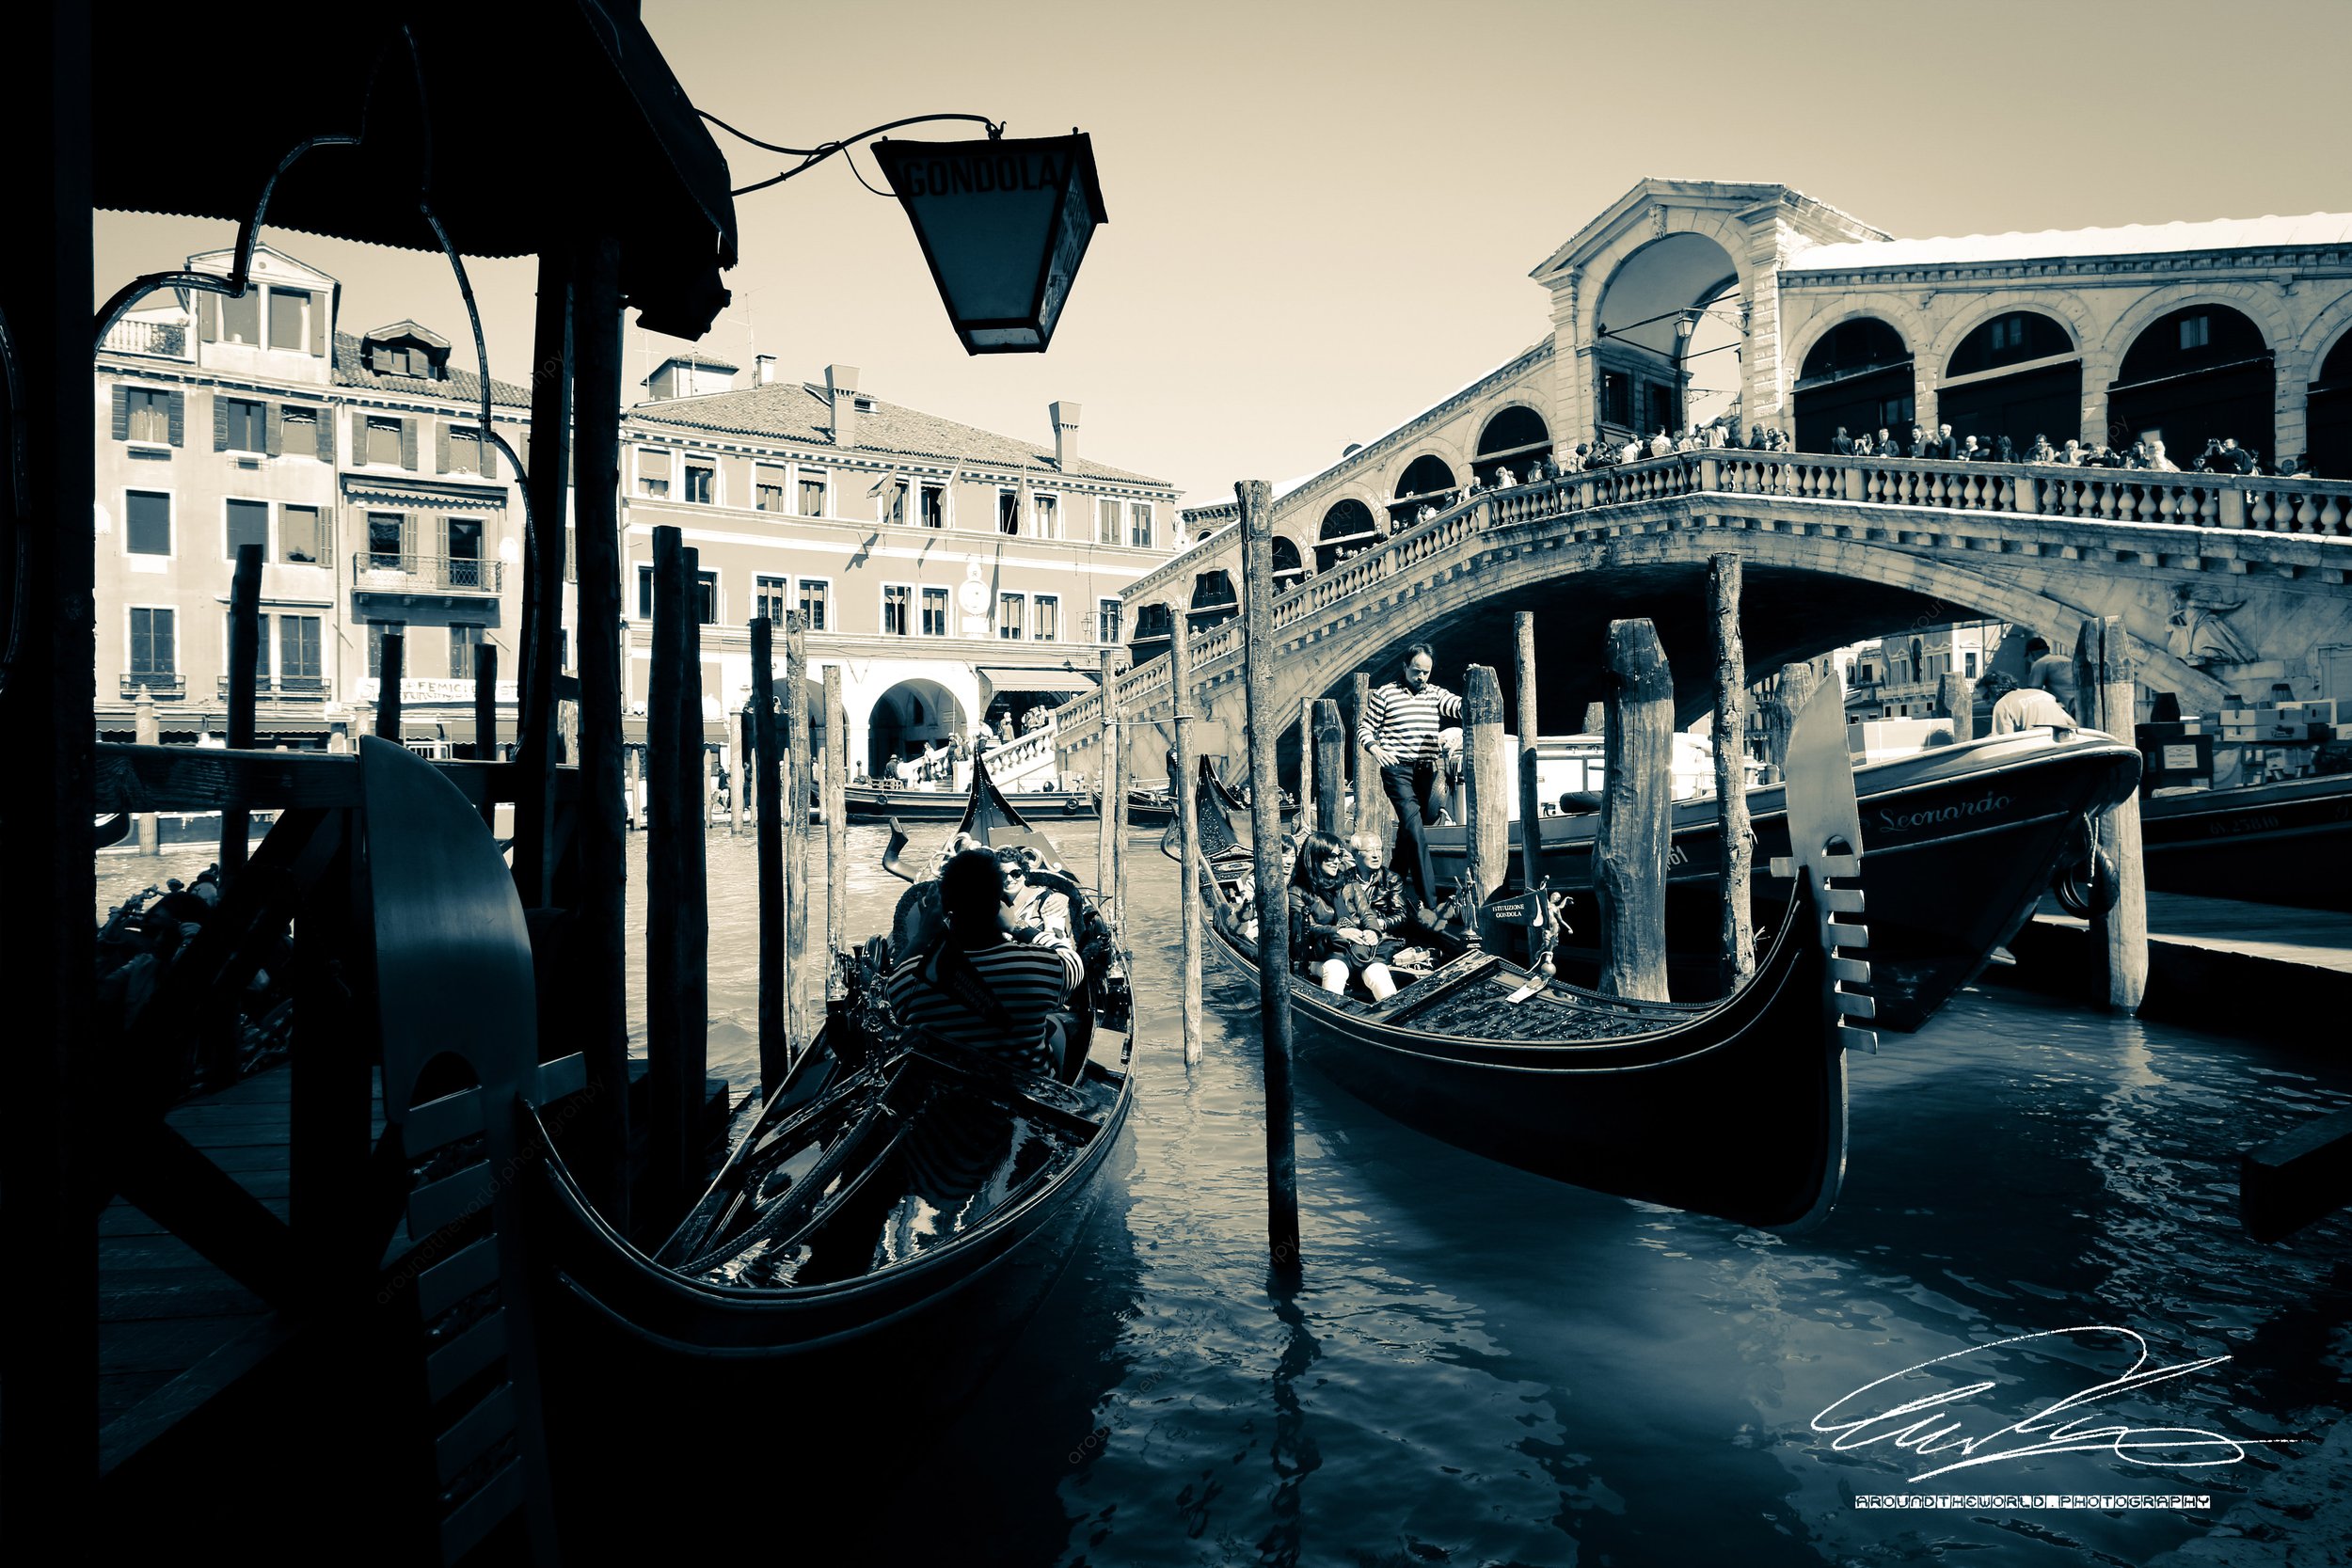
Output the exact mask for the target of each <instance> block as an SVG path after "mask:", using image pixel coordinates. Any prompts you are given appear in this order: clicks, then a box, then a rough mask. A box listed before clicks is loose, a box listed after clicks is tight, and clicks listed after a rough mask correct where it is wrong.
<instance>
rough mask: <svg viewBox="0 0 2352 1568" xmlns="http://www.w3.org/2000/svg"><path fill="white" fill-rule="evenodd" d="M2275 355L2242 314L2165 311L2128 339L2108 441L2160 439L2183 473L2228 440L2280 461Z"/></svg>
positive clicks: (2111, 395) (2269, 462) (2197, 308)
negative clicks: (2214, 444)
mask: <svg viewBox="0 0 2352 1568" xmlns="http://www.w3.org/2000/svg"><path fill="white" fill-rule="evenodd" d="M2274 358H2275V356H2274V355H2273V353H2272V351H2271V346H2270V344H2269V342H2268V341H2266V340H2265V338H2264V337H2263V330H2262V328H2261V327H2259V326H2257V325H2254V322H2253V320H2252V318H2250V317H2249V316H2248V315H2247V314H2246V313H2245V312H2243V311H2240V310H2233V309H2231V308H2230V307H2229V306H2227V305H2221V304H2218V303H2214V302H2204V303H2200V304H2195V305H2186V306H2183V307H2181V308H2180V309H2175V310H2169V311H2167V312H2166V313H2165V314H2163V315H2161V316H2158V317H2157V318H2156V319H2155V320H2154V321H2153V322H2150V323H2149V324H2148V325H2147V326H2146V327H2144V328H2142V329H2141V330H2140V332H2139V333H2138V334H2137V336H2136V337H2134V338H2133V339H2132V341H2131V346H2130V347H2129V348H2127V349H2125V350H2124V351H2123V359H2122V364H2121V365H2120V366H2119V367H2118V368H2117V371H2116V377H2115V382H2114V385H2112V386H2110V387H2109V388H2107V429H2108V436H2107V439H2108V442H2109V444H2111V445H2114V446H2117V447H2119V448H2120V447H2122V446H2124V445H2127V444H2129V443H2130V442H2133V441H2137V440H2141V439H2143V438H2146V437H2149V436H2157V437H2160V438H2161V439H2162V440H2163V441H2164V444H2165V448H2166V451H2167V454H2168V455H2169V457H2170V458H2171V459H2172V461H2173V462H2175V463H2178V464H2179V465H2180V466H2181V467H2184V468H2185V467H2188V466H2189V465H2190V464H2191V463H2193V462H2194V461H2196V458H2197V454H2198V453H2199V452H2201V451H2203V450H2204V446H2205V443H2206V442H2207V441H2208V440H2217V439H2221V438H2223V437H2234V438H2235V439H2236V441H2237V443H2238V444H2239V445H2240V446H2245V447H2251V448H2253V449H2254V450H2255V451H2258V452H2260V453H2261V454H2262V464H2263V467H2264V469H2265V471H2267V470H2268V469H2269V468H2270V467H2272V466H2273V465H2274V464H2275V463H2276V462H2277V459H2278V451H2277V442H2276V436H2277V434H2278V427H2277V422H2276V420H2277V413H2276V404H2275V396H2276V393H2275V372H2274V370H2273V360H2274Z"/></svg>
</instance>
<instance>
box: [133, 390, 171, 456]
mask: <svg viewBox="0 0 2352 1568" xmlns="http://www.w3.org/2000/svg"><path fill="white" fill-rule="evenodd" d="M122 405H123V408H124V410H125V411H126V412H127V413H128V414H129V415H130V417H131V424H130V433H129V435H128V436H126V437H125V439H128V440H133V441H147V442H151V443H152V444H153V445H155V446H159V447H167V446H169V445H170V444H171V394H170V393H169V392H151V391H148V390H146V389H145V388H139V387H130V388H124V390H123V394H122Z"/></svg>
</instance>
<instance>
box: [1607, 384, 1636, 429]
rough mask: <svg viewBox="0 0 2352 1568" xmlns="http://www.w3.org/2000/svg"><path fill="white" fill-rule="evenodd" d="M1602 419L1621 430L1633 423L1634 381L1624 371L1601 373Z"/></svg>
mask: <svg viewBox="0 0 2352 1568" xmlns="http://www.w3.org/2000/svg"><path fill="white" fill-rule="evenodd" d="M1600 419H1601V422H1602V423H1603V424H1613V425H1615V426H1616V427H1617V428H1619V429H1620V430H1622V429H1624V428H1626V427H1627V426H1629V425H1630V424H1631V423H1632V422H1633V381H1632V378H1631V377H1629V376H1628V375H1627V374H1626V373H1625V372H1623V371H1603V372H1600Z"/></svg>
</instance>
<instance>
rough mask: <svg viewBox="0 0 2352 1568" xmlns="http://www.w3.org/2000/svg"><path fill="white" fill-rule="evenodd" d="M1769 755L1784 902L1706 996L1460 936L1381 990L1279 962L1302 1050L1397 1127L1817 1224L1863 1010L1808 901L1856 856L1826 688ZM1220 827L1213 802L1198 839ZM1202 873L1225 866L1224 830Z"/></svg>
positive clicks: (1843, 926)
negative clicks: (1775, 766)
mask: <svg viewBox="0 0 2352 1568" xmlns="http://www.w3.org/2000/svg"><path fill="white" fill-rule="evenodd" d="M1790 755H1791V758H1792V763H1791V768H1790V774H1791V777H1792V779H1795V780H1797V781H1798V782H1797V783H1796V784H1793V785H1792V787H1791V789H1790V792H1789V793H1790V796H1791V802H1790V810H1791V813H1792V815H1793V816H1794V817H1795V818H1796V822H1797V831H1796V835H1795V836H1796V843H1797V846H1798V852H1797V854H1796V856H1795V857H1794V859H1793V860H1792V861H1784V862H1783V863H1781V864H1780V865H1779V866H1778V867H1777V868H1776V870H1777V871H1778V872H1779V874H1780V875H1781V877H1782V878H1783V879H1784V880H1785V882H1786V885H1787V888H1788V894H1787V907H1788V915H1787V918H1786V919H1784V920H1783V921H1782V923H1781V925H1780V927H1779V929H1778V933H1777V935H1776V936H1775V937H1774V938H1773V940H1772V944H1771V946H1770V949H1769V950H1768V952H1767V953H1766V954H1765V956H1764V957H1763V958H1762V959H1761V961H1760V962H1759V963H1758V965H1757V968H1756V974H1755V975H1754V976H1753V977H1752V978H1751V979H1750V981H1749V982H1748V984H1747V985H1745V986H1744V987H1742V988H1741V989H1740V990H1739V991H1738V992H1737V993H1736V994H1735V995H1733V996H1731V997H1730V998H1728V999H1727V1000H1724V1001H1722V1002H1718V1003H1713V1004H1707V1005H1700V1004H1690V1003H1652V1002H1629V1001H1625V1000H1621V999H1618V998H1614V997H1608V996H1602V995H1599V994H1597V993H1596V992H1593V991H1589V990H1581V989H1579V988H1577V987H1573V986H1566V985H1561V984H1559V983H1557V982H1549V983H1547V982H1546V981H1545V980H1543V979H1542V978H1541V977H1540V970H1538V971H1534V972H1531V971H1530V970H1529V969H1527V968H1524V967H1522V966H1520V965H1518V964H1516V963H1513V962H1511V961H1509V960H1507V959H1505V958H1502V957H1500V956H1498V955H1496V954H1493V953H1487V952H1481V951H1477V950H1475V949H1472V950H1469V951H1463V952H1460V953H1459V954H1458V955H1457V956H1454V957H1453V958H1450V959H1449V960H1448V961H1446V962H1444V963H1443V964H1442V965H1441V966H1440V967H1438V969H1436V970H1435V971H1434V972H1432V973H1431V974H1428V975H1426V976H1425V977H1424V978H1422V979H1419V980H1416V981H1415V982H1413V983H1412V984H1411V985H1408V986H1406V987H1405V988H1403V989H1402V990H1398V991H1397V992H1396V993H1395V994H1394V995H1393V996H1391V997H1390V998H1389V999H1388V1000H1387V1001H1386V1002H1377V1003H1375V1002H1373V1001H1371V1000H1370V999H1369V998H1359V997H1356V996H1352V995H1351V996H1345V997H1335V996H1333V995H1331V994H1330V993H1329V992H1327V991H1325V990H1322V989H1321V988H1320V987H1318V986H1315V985H1312V984H1311V983H1309V982H1307V981H1305V980H1294V982H1293V984H1292V986H1291V1005H1292V1017H1293V1019H1294V1020H1295V1027H1296V1032H1297V1037H1298V1041H1299V1044H1300V1047H1301V1050H1302V1052H1303V1053H1304V1054H1305V1055H1306V1056H1307V1058H1308V1059H1309V1060H1310V1061H1311V1062H1312V1063H1314V1064H1315V1065H1316V1066H1317V1067H1318V1068H1320V1069H1322V1070H1323V1071H1325V1072H1326V1073H1327V1074H1328V1075H1329V1076H1330V1077H1331V1078H1332V1079H1333V1080H1335V1081H1336V1082H1338V1083H1339V1084H1340V1085H1342V1086H1343V1087H1344V1088H1346V1089H1348V1090H1349V1091H1350V1092H1352V1093H1354V1094H1355V1095H1357V1096H1358V1097H1359V1098H1360V1099H1362V1100H1364V1101H1367V1102H1368V1103H1370V1104H1371V1105H1373V1106H1374V1107H1375V1108H1376V1109H1378V1110H1381V1111H1383V1112H1385V1113H1386V1114H1388V1115H1390V1116H1391V1117H1395V1118H1396V1119H1397V1120H1399V1121H1402V1122H1404V1123H1406V1125H1407V1126H1410V1127H1414V1128H1417V1129H1419V1130H1420V1131H1422V1132H1427V1133H1430V1134H1432V1135H1434V1136H1436V1137H1438V1138H1440V1139H1443V1140H1444V1141H1446V1142H1448V1143H1451V1144H1454V1145H1455V1146H1457V1147H1459V1148H1465V1149H1468V1150H1470V1151H1471V1152H1472V1153H1476V1154H1482V1155H1486V1156H1487V1157H1488V1158H1491V1159H1495V1160H1499V1161H1502V1163H1503V1164H1510V1165H1515V1166H1517V1167H1518V1168H1519V1169H1522V1170H1527V1171H1532V1172H1534V1173H1535V1174H1537V1175H1541V1176H1548V1177H1551V1178H1554V1179H1556V1180H1562V1181H1566V1182H1571V1183H1573V1184H1575V1185H1577V1186H1581V1187H1589V1188H1591V1189H1593V1190H1595V1191H1598V1192H1604V1193H1613V1194H1615V1195H1617V1196H1623V1197H1630V1198H1639V1199H1643V1200H1645V1201H1648V1202H1653V1203H1661V1204H1666V1205H1670V1206H1672V1207H1675V1208H1678V1209H1687V1210H1692V1211H1694V1212H1702V1213H1708V1214H1714V1215H1718V1216H1720V1217H1722V1218H1724V1219H1728V1220H1733V1221H1737V1222H1739V1223H1740V1224H1744V1225H1752V1226H1757V1227H1770V1228H1774V1229H1784V1230H1797V1229H1803V1228H1804V1227H1808V1226H1811V1225H1813V1224H1816V1223H1818V1222H1819V1221H1820V1219H1821V1218H1823V1217H1824V1216H1825V1215H1827V1213H1828V1212H1829V1211H1830V1208H1831V1206H1832V1205H1833V1204H1834V1203H1835V1202H1836V1197H1837V1192H1838V1188H1839V1185H1840V1183H1841V1181H1842V1180H1843V1178H1844V1171H1845V1159H1846V1063H1845V1051H1846V1048H1847V1046H1848V1045H1849V1044H1850V1043H1864V1042H1868V1041H1870V1039H1871V1037H1870V1036H1869V1034H1868V1032H1867V1030H1863V1029H1858V1028H1854V1027H1851V1026H1849V1025H1848V1024H1847V1022H1846V1019H1847V1018H1848V1017H1849V1016H1852V1017H1861V1018H1867V1016H1868V1013H1869V1010H1870V1005H1871V1004H1870V998H1869V996H1868V995H1867V991H1866V990H1861V989H1858V988H1860V987H1862V986H1865V985H1867V979H1868V974H1869V969H1868V965H1867V964H1866V963H1864V962H1863V961H1862V960H1861V958H1860V957H1859V953H1858V949H1859V947H1860V945H1861V942H1862V941H1863V936H1862V927H1859V926H1858V925H1855V924H1852V923H1851V920H1849V921H1841V922H1835V923H1833V922H1832V921H1831V920H1830V919H1829V917H1828V914H1827V912H1826V911H1833V910H1834V911H1839V912H1841V913H1846V914H1849V915H1850V916H1853V917H1854V918H1856V919H1858V918H1859V916H1858V914H1856V913H1855V911H1859V909H1860V906H1861V899H1860V897H1859V895H1857V894H1856V893H1855V891H1854V890H1853V888H1852V886H1851V884H1852V881H1853V879H1854V878H1855V877H1856V876H1857V875H1858V874H1859V872H1860V865H1861V862H1862V860H1863V857H1862V856H1861V854H1860V849H1861V844H1862V835H1861V829H1860V825H1859V822H1858V820H1857V814H1856V811H1855V807H1854V803H1853V794H1852V780H1851V770H1850V768H1849V765H1848V763H1847V759H1846V752H1845V746H1844V740H1843V736H1841V735H1840V733H1839V717H1838V714H1837V712H1836V706H1835V704H1834V703H1816V704H1814V705H1811V706H1809V707H1807V709H1806V710H1805V716H1804V719H1802V720H1801V721H1800V723H1799V726H1798V735H1797V738H1796V740H1795V741H1794V742H1793V743H1792V747H1791V752H1790ZM1203 797H1204V798H1203V800H1202V810H1203V811H1204V813H1207V812H1216V811H1217V803H1216V801H1215V800H1214V798H1213V797H1211V796H1210V794H1209V792H1207V791H1205V790H1204V791H1203ZM1234 843H1235V835H1234V833H1233V832H1232V824H1231V823H1230V822H1229V821H1226V820H1224V819H1223V818H1222V815H1221V813H1219V814H1218V815H1217V816H1216V817H1214V818H1212V825H1211V827H1210V829H1209V831H1208V832H1207V833H1206V834H1204V837H1203V846H1202V847H1203V852H1204V853H1205V854H1208V855H1210V856H1212V857H1217V854H1218V850H1219V848H1220V847H1225V846H1231V845H1233V844H1234ZM1207 874H1208V875H1209V876H1210V877H1212V878H1232V877H1236V876H1243V875H1247V872H1246V871H1245V870H1244V868H1243V865H1242V863H1241V861H1240V860H1239V858H1238V857H1237V856H1236V855H1234V854H1233V853H1232V852H1231V851H1230V850H1228V851H1227V852H1226V853H1225V854H1224V855H1223V856H1222V857H1221V858H1213V859H1212V860H1211V862H1210V865H1209V868H1208V873H1207ZM1832 879H1834V880H1832ZM1817 890H1819V891H1817ZM1531 902H1532V901H1530V900H1527V899H1525V898H1524V897H1522V898H1521V899H1520V900H1518V903H1519V904H1520V905H1521V906H1522V907H1523V908H1524V907H1526V906H1529V905H1530V904H1531ZM1209 907H1210V909H1211V910H1212V911H1213V913H1212V914H1211V915H1210V916H1209V917H1208V919H1209V924H1210V926H1211V927H1212V940H1211V942H1210V946H1211V948H1212V949H1213V950H1214V951H1215V952H1216V953H1217V954H1218V955H1219V956H1220V958H1223V959H1224V960H1225V961H1226V962H1228V963H1230V964H1231V965H1232V967H1233V968H1234V969H1236V970H1237V971H1239V972H1240V973H1242V974H1245V975H1247V976H1248V977H1250V978H1252V979H1253V980H1254V979H1255V978H1256V977H1257V973H1258V968H1257V964H1258V959H1257V952H1256V944H1255V943H1254V942H1251V941H1249V940H1248V937H1247V936H1246V935H1245V934H1244V932H1243V931H1242V930H1241V929H1239V928H1237V927H1236V924H1235V921H1234V919H1233V917H1232V914H1231V913H1230V912H1229V911H1227V910H1226V908H1225V907H1224V905H1223V904H1222V902H1221V901H1212V902H1211V903H1210V906H1209ZM1278 929H1279V927H1278ZM1277 940H1279V938H1277Z"/></svg>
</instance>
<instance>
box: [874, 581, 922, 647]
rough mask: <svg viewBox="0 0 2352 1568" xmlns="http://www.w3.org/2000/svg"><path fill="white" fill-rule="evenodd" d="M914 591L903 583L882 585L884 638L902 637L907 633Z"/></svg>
mask: <svg viewBox="0 0 2352 1568" xmlns="http://www.w3.org/2000/svg"><path fill="white" fill-rule="evenodd" d="M913 600H914V590H913V589H911V588H909V587H908V586H907V585H906V584H905V583H903V582H886V583H884V584H882V635H883V636H884V637H904V636H906V634H907V632H908V631H909V629H910V628H909V626H907V621H908V619H909V613H908V612H909V610H911V609H912V606H913Z"/></svg>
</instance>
